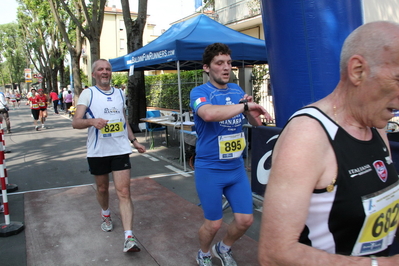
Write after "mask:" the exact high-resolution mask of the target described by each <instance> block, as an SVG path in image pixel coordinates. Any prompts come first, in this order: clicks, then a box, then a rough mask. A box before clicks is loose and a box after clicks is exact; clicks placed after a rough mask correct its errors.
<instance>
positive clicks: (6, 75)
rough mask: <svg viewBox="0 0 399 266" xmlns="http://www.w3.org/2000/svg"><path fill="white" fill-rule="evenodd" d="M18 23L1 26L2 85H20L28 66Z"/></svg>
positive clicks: (0, 62)
mask: <svg viewBox="0 0 399 266" xmlns="http://www.w3.org/2000/svg"><path fill="white" fill-rule="evenodd" d="M19 33H20V32H19V30H18V26H17V24H16V23H8V24H3V25H0V83H1V84H9V83H19V82H21V79H23V77H24V68H25V66H26V65H25V64H26V60H25V56H24V52H23V49H22V44H23V42H22V41H21V38H20V35H19Z"/></svg>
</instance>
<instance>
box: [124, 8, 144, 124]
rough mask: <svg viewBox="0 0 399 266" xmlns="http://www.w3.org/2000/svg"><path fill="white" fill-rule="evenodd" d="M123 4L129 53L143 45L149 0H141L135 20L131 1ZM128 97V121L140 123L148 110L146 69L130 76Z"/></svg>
mask: <svg viewBox="0 0 399 266" xmlns="http://www.w3.org/2000/svg"><path fill="white" fill-rule="evenodd" d="M121 4H122V12H123V20H124V22H125V28H126V34H127V49H128V53H131V52H134V51H136V50H137V49H139V48H141V47H143V32H144V27H145V25H146V22H147V0H139V10H138V15H137V18H136V19H135V20H134V21H133V20H132V17H131V15H130V6H129V1H128V0H121ZM128 98H129V106H128V109H129V110H128V113H129V117H128V122H129V124H130V125H138V124H139V122H140V118H142V117H145V116H146V111H147V105H146V96H145V80H144V71H134V74H133V75H132V76H129V82H128Z"/></svg>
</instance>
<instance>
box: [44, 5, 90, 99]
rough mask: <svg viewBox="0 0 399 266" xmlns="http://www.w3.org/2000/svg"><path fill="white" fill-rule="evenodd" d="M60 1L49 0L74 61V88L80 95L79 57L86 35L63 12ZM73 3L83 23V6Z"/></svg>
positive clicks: (77, 16) (76, 94) (76, 93)
mask: <svg viewBox="0 0 399 266" xmlns="http://www.w3.org/2000/svg"><path fill="white" fill-rule="evenodd" d="M58 1H63V0H49V3H50V8H51V13H52V14H53V16H54V19H55V21H56V23H57V26H58V30H59V31H60V32H61V35H62V38H63V39H64V42H65V43H66V46H67V47H68V51H69V54H70V57H71V63H72V73H73V82H74V86H73V89H74V94H75V97H78V96H79V95H80V93H81V92H82V82H81V78H80V61H79V59H80V55H81V54H82V43H83V38H84V37H83V35H82V33H81V31H80V28H79V27H78V26H76V25H75V23H74V22H73V21H70V20H69V19H68V16H67V15H66V14H65V13H64V12H62V10H61V8H60V6H59V3H58ZM72 4H73V9H74V13H75V16H76V17H75V18H78V20H79V21H80V23H82V22H83V14H82V6H81V5H80V3H79V1H75V2H73V3H72ZM66 23H68V24H66ZM67 25H68V27H67Z"/></svg>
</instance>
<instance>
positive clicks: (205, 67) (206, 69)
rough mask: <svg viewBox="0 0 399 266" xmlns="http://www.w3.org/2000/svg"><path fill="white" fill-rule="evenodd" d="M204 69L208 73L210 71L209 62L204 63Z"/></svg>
mask: <svg viewBox="0 0 399 266" xmlns="http://www.w3.org/2000/svg"><path fill="white" fill-rule="evenodd" d="M202 69H203V70H204V71H205V72H206V73H209V66H208V65H207V64H204V65H203V66H202Z"/></svg>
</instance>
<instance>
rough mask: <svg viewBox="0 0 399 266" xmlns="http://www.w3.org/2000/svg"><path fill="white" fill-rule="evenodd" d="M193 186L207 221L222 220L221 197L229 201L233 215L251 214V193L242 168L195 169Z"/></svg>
mask: <svg viewBox="0 0 399 266" xmlns="http://www.w3.org/2000/svg"><path fill="white" fill-rule="evenodd" d="M195 186H196V188H197V193H198V197H199V199H200V202H201V206H202V209H203V211H204V216H205V218H206V219H208V220H211V221H216V220H220V219H222V217H223V210H222V195H224V196H225V197H226V199H227V200H228V201H229V204H230V206H231V208H232V210H233V213H243V214H252V213H253V207H252V206H253V205H252V204H253V203H252V191H251V186H250V184H249V180H248V176H247V173H246V171H245V168H244V166H242V167H239V168H237V169H233V170H221V169H209V168H198V167H196V168H195Z"/></svg>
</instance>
